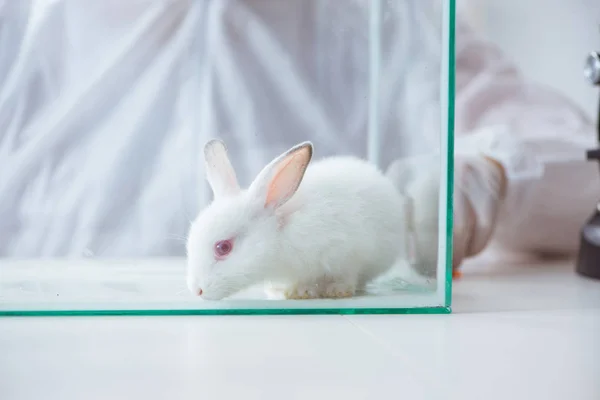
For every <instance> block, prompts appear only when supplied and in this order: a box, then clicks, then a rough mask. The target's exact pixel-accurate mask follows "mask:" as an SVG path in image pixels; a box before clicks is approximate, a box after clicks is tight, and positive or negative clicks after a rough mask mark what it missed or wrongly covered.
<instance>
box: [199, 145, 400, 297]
mask: <svg viewBox="0 0 600 400" xmlns="http://www.w3.org/2000/svg"><path fill="white" fill-rule="evenodd" d="M308 145H310V144H308ZM223 146H224V145H223ZM299 146H300V145H299ZM295 148H298V146H296V147H295ZM293 149H294V148H292V149H291V150H290V151H292V150H293ZM310 149H311V154H312V147H310ZM288 153H289V152H288ZM285 154H286V153H284V155H285ZM284 155H282V156H280V157H278V158H277V159H275V160H274V161H273V162H272V163H271V164H269V165H268V166H267V167H265V169H264V170H263V172H261V174H259V176H258V177H257V179H256V180H255V182H254V183H253V184H252V185H251V187H250V188H249V189H248V190H239V191H237V192H236V193H234V194H232V195H228V196H220V197H216V198H215V201H213V202H212V203H211V204H210V205H209V206H208V207H207V208H206V209H204V210H203V211H202V212H201V213H200V215H199V216H198V217H197V219H196V220H195V221H194V223H193V224H192V226H191V229H190V233H189V237H188V243H187V249H188V287H189V289H190V290H191V291H192V293H194V294H196V293H198V289H199V288H201V289H202V291H203V294H202V297H203V298H205V299H214V300H216V299H221V298H224V297H227V296H229V295H232V294H234V293H235V292H237V291H239V290H242V289H244V288H246V287H248V286H250V285H252V284H256V283H260V282H271V290H272V291H273V290H274V291H279V292H280V293H281V294H283V296H284V297H285V298H317V297H330V298H335V297H348V296H352V295H354V293H355V291H356V290H357V289H362V288H363V287H364V285H365V284H366V283H367V282H369V281H370V280H372V279H373V278H375V277H377V276H379V275H380V274H382V273H384V272H386V271H387V270H388V269H389V268H390V267H391V266H392V265H393V263H394V262H395V260H396V259H397V258H398V256H403V254H402V253H403V251H404V246H405V237H404V236H405V228H404V214H403V212H404V200H403V198H402V197H401V196H400V194H399V192H398V191H397V190H396V189H395V187H394V186H393V184H392V183H391V181H389V180H388V179H387V178H386V177H385V176H384V175H383V174H382V173H381V172H380V171H379V170H378V169H377V168H375V167H374V166H373V165H371V164H369V163H368V162H366V161H363V160H360V159H357V158H353V157H331V158H326V159H322V160H320V161H316V162H313V163H311V164H310V165H309V166H308V168H307V169H306V172H305V174H304V178H303V179H302V178H301V174H302V171H299V174H300V178H301V179H302V181H301V183H300V185H299V187H298V190H297V191H296V192H295V193H294V194H293V195H292V196H291V198H289V200H288V201H284V202H283V204H282V205H280V206H279V207H277V208H275V209H268V208H264V207H263V203H262V201H263V200H264V197H261V195H260V194H258V193H262V192H263V191H264V184H262V185H261V184H260V183H258V181H260V180H263V181H264V182H267V181H270V179H272V176H273V174H272V173H271V172H269V171H272V169H273V168H274V167H275V166H276V165H277V163H278V160H280V159H281V158H282V157H283V156H284ZM309 157H310V156H309ZM220 165H226V163H220ZM223 176H224V177H225V178H227V177H229V178H230V177H231V171H225V173H224V174H223ZM213 179H214V178H213ZM264 182H263V183H264ZM215 195H217V194H216V193H215ZM234 236H235V237H236V240H235V243H234V248H233V250H232V252H231V254H230V255H229V256H228V257H227V258H226V259H225V260H222V261H216V260H215V257H214V253H213V246H214V243H215V242H217V241H218V240H223V239H229V238H230V237H234Z"/></svg>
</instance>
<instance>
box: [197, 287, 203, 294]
mask: <svg viewBox="0 0 600 400" xmlns="http://www.w3.org/2000/svg"><path fill="white" fill-rule="evenodd" d="M196 294H197V295H198V296H202V289H201V288H198V290H196Z"/></svg>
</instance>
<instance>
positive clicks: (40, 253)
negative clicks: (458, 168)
mask: <svg viewBox="0 0 600 400" xmlns="http://www.w3.org/2000/svg"><path fill="white" fill-rule="evenodd" d="M83 3H84V2H71V1H61V0H58V1H53V2H33V3H30V4H28V5H24V3H21V2H16V1H15V2H8V3H6V4H5V5H3V8H4V11H3V15H2V16H0V18H1V19H2V20H3V21H4V22H5V24H3V26H4V28H3V34H2V35H1V36H0V53H2V57H0V125H1V126H2V130H1V131H0V154H1V156H0V238H1V240H0V315H2V316H11V315H172V314H173V315H177V314H180V315H181V314H212V315H214V314H282V313H289V314H294V313H298V314H299V313H315V314H319V313H447V312H450V299H451V283H452V282H451V281H452V252H451V251H452V249H451V246H452V242H451V240H452V174H453V131H452V127H453V95H454V86H453V85H454V15H455V2H454V1H453V0H418V1H415V0H385V1H384V0H345V1H340V0H286V1H280V0H270V1H269V0H246V1H217V0H215V1H186V0H173V1H169V2H163V1H157V0H137V1H126V2H124V1H121V0H105V1H102V2H91V3H88V2H85V4H83Z"/></svg>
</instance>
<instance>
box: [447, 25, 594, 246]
mask: <svg viewBox="0 0 600 400" xmlns="http://www.w3.org/2000/svg"><path fill="white" fill-rule="evenodd" d="M456 37H457V41H456V42H457V45H456V115H455V121H456V124H455V133H456V136H457V139H456V143H455V149H456V157H457V160H460V159H461V158H462V157H465V156H467V157H468V156H470V155H477V154H480V155H483V156H485V157H487V158H488V159H491V160H493V161H492V162H491V163H489V165H490V166H491V171H493V169H494V168H496V169H497V168H498V167H501V168H500V171H501V172H502V174H504V176H505V179H506V188H505V190H504V192H503V193H500V192H498V193H491V194H490V196H489V198H490V199H491V198H498V199H501V201H500V202H497V204H498V206H499V207H498V208H497V213H498V214H497V218H496V217H493V216H491V215H484V214H482V210H487V211H488V212H496V208H495V207H479V208H481V209H482V210H478V204H474V207H473V208H474V210H475V213H476V214H477V213H479V214H480V215H476V218H478V219H481V220H486V221H494V220H495V221H496V223H495V225H496V227H495V231H494V235H493V239H494V241H496V242H497V243H498V244H500V245H501V246H502V247H504V248H506V249H510V250H513V251H517V252H529V253H573V252H574V251H576V249H577V245H578V239H579V234H578V232H579V229H580V227H581V225H582V224H583V223H584V221H585V219H586V217H587V216H588V215H589V214H591V212H592V211H593V207H594V204H595V202H596V201H598V199H600V182H599V180H598V178H599V174H598V169H597V165H595V164H594V163H591V162H587V161H586V159H585V152H586V150H587V149H589V148H593V147H595V136H596V135H595V134H594V126H593V123H592V121H590V120H589V119H588V118H587V117H586V116H585V115H584V114H583V112H582V111H581V110H580V109H578V108H577V107H576V106H575V105H574V104H573V103H572V102H570V101H569V100H568V99H567V98H565V97H563V96H561V95H560V94H558V93H556V92H554V91H552V90H550V89H548V88H545V87H543V86H542V85H539V84H536V83H534V82H532V81H530V80H528V79H526V78H525V77H524V76H522V74H521V73H520V72H519V71H518V69H517V68H516V66H515V65H514V64H512V63H511V62H510V61H509V60H508V59H507V58H506V57H505V56H504V55H503V54H502V53H501V51H500V50H499V49H498V48H497V47H496V46H494V45H493V44H491V43H489V42H487V41H485V40H483V39H482V38H481V37H480V36H479V35H477V34H476V33H475V32H474V31H473V30H471V29H470V27H469V26H468V25H467V24H465V23H464V22H461V21H460V20H459V21H458V25H457V36H456ZM557 79H560V77H557ZM486 168H487V167H486ZM478 201H479V200H475V201H471V202H472V203H477V202H478ZM485 201H486V200H485V199H481V200H480V201H479V205H481V203H485ZM475 225H477V224H475ZM493 225H494V224H493V223H492V224H491V226H489V229H490V230H492V229H494V226H493ZM478 247H480V248H482V246H478Z"/></svg>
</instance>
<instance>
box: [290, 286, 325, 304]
mask: <svg viewBox="0 0 600 400" xmlns="http://www.w3.org/2000/svg"><path fill="white" fill-rule="evenodd" d="M283 294H284V296H285V298H286V299H288V300H307V299H317V298H319V290H318V285H316V284H297V285H292V286H290V287H288V288H286V289H285V290H284V291H283Z"/></svg>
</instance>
